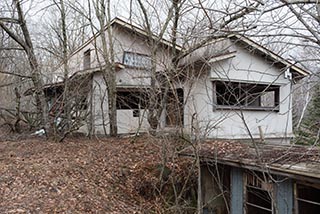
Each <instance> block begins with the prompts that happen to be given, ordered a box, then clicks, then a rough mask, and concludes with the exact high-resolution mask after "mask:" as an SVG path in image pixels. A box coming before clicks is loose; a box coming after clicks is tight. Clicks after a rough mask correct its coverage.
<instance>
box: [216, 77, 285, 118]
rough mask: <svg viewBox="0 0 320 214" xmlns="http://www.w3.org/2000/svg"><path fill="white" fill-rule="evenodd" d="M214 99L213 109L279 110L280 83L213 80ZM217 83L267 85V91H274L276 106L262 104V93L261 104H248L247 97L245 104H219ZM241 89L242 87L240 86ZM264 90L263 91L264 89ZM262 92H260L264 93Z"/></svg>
mask: <svg viewBox="0 0 320 214" xmlns="http://www.w3.org/2000/svg"><path fill="white" fill-rule="evenodd" d="M211 82H212V94H213V96H212V101H213V111H215V110H250V111H273V112H279V110H280V88H281V86H280V85H277V84H266V83H256V82H244V81H231V80H212V81H211ZM217 83H220V84H221V83H222V84H238V85H241V84H243V85H246V86H250V85H252V86H254V85H256V86H258V87H265V89H266V90H264V91H265V92H268V91H274V93H275V94H274V106H270V107H268V106H260V105H261V95H258V96H260V98H259V103H260V104H259V106H250V105H247V102H248V101H247V99H248V98H247V97H244V99H245V100H244V101H245V103H246V104H245V105H243V104H233V105H232V104H230V105H222V104H218V95H217ZM239 90H241V88H239ZM262 92H263V91H262ZM262 92H260V93H262Z"/></svg>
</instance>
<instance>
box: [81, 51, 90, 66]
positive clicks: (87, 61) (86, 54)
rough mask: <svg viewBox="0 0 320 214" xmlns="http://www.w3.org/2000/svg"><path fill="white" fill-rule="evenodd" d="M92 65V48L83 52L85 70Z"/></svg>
mask: <svg viewBox="0 0 320 214" xmlns="http://www.w3.org/2000/svg"><path fill="white" fill-rule="evenodd" d="M90 66H91V54H90V49H89V50H87V51H86V52H84V54H83V70H85V69H89V68H90Z"/></svg>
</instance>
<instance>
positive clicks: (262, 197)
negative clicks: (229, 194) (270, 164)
mask: <svg viewBox="0 0 320 214" xmlns="http://www.w3.org/2000/svg"><path fill="white" fill-rule="evenodd" d="M272 187H273V183H272V182H271V181H268V180H267V178H265V176H263V174H262V173H259V172H254V173H247V174H246V186H245V188H246V189H245V191H246V197H245V205H246V214H256V213H259V214H272V213H274V208H273V206H272Z"/></svg>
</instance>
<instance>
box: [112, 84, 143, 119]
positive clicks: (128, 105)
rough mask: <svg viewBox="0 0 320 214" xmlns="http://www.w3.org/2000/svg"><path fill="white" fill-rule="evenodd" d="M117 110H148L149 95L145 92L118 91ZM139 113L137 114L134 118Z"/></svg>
mask: <svg viewBox="0 0 320 214" xmlns="http://www.w3.org/2000/svg"><path fill="white" fill-rule="evenodd" d="M116 105H117V109H118V110H125V109H146V108H147V106H148V95H147V92H146V91H145V92H144V91H140V90H131V91H130V90H128V91H117V102H116ZM137 114H139V113H135V114H134V115H133V116H135V115H137Z"/></svg>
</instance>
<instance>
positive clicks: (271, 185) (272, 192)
mask: <svg viewBox="0 0 320 214" xmlns="http://www.w3.org/2000/svg"><path fill="white" fill-rule="evenodd" d="M261 173H263V172H258V171H246V172H245V173H244V174H243V176H244V191H243V194H244V195H243V198H244V201H243V203H244V206H243V209H244V213H245V214H249V213H248V206H251V207H255V208H258V209H262V210H265V211H269V212H270V214H276V208H275V206H274V201H275V200H276V197H275V188H274V183H273V182H272V181H271V182H270V181H269V182H268V183H267V182H263V181H261V187H258V186H257V187H255V186H252V185H249V184H248V176H252V177H253V178H255V179H257V181H258V180H260V178H259V177H258V176H259V175H261ZM263 183H265V186H268V187H269V188H270V190H266V189H264V188H263V185H264V184H263ZM248 187H249V188H251V189H256V190H259V191H264V192H266V193H267V194H270V204H271V209H268V208H266V207H263V206H259V205H257V204H253V203H251V202H248V198H249V197H248Z"/></svg>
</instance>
